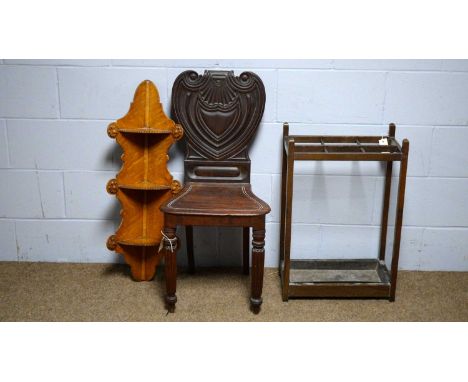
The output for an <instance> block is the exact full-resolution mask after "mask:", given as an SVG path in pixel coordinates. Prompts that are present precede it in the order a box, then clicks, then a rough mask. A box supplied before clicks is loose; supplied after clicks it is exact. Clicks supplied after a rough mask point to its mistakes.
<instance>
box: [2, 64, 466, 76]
mask: <svg viewBox="0 0 468 382" xmlns="http://www.w3.org/2000/svg"><path fill="white" fill-rule="evenodd" d="M2 66H5V67H15V66H17V67H32V68H56V69H85V70H86V69H177V70H186V68H187V66H166V65H161V66H148V65H146V66H145V65H142V66H140V65H114V64H109V65H96V66H94V65H82V66H80V65H65V64H64V65H52V64H44V65H38V64H28V63H15V64H11V63H3V64H2ZM190 67H191V68H194V69H207V70H209V69H221V70H228V69H229V70H244V69H249V70H282V71H314V72H320V71H325V72H350V73H354V72H371V73H376V72H387V71H388V72H396V73H449V74H450V73H461V74H468V69H466V70H450V69H391V68H382V69H375V68H365V67H363V68H355V69H353V68H334V67H320V68H310V67H286V66H284V67H282V66H277V67H272V66H230V67H224V66H219V65H216V64H215V65H209V66H207V65H191V66H190Z"/></svg>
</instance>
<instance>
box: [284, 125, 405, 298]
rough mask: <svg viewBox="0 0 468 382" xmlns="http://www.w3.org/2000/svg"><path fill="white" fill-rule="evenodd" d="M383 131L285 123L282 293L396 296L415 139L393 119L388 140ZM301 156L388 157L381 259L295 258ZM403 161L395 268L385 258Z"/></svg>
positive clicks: (323, 157) (341, 157)
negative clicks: (322, 131)
mask: <svg viewBox="0 0 468 382" xmlns="http://www.w3.org/2000/svg"><path fill="white" fill-rule="evenodd" d="M381 138H382V137H380V136H299V135H289V125H288V124H287V123H285V124H284V127H283V145H282V148H283V166H282V182H281V224H280V225H281V227H280V264H279V272H280V276H281V283H282V297H283V300H284V301H287V300H288V299H289V298H290V297H338V298H365V297H370V298H387V299H389V301H394V300H395V291H396V285H397V274H398V260H399V254H400V241H401V229H402V224H403V206H404V197H405V185H406V172H407V165H408V153H409V141H408V140H407V139H404V140H403V142H402V145H401V146H400V144H399V143H398V142H397V141H396V139H395V125H394V124H390V125H389V131H388V136H386V137H385V138H387V142H388V144H380V143H379V140H380V139H381ZM295 160H319V161H325V160H340V161H350V160H352V161H383V162H386V173H385V186H384V200H383V213H382V226H381V232H380V249H379V255H378V259H373V260H369V259H362V258H361V257H359V256H357V257H356V259H353V260H344V259H342V260H320V259H315V260H301V261H299V260H291V221H292V220H291V219H292V197H293V177H294V161H295ZM393 161H399V162H400V175H399V183H398V197H397V198H398V199H397V213H396V217H395V233H394V240H393V253H392V262H391V271H390V272H389V271H388V270H387V266H386V264H385V246H386V238H387V227H388V210H389V205H390V191H391V180H392V167H393V166H392V163H393Z"/></svg>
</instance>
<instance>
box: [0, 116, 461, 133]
mask: <svg viewBox="0 0 468 382" xmlns="http://www.w3.org/2000/svg"><path fill="white" fill-rule="evenodd" d="M0 119H2V120H5V121H9V120H11V121H21V120H24V121H35V122H37V121H43V122H57V121H63V122H109V123H110V122H113V121H114V120H115V119H112V118H102V119H101V118H66V117H60V118H44V117H0ZM283 122H289V123H290V124H292V123H294V124H295V125H298V126H301V127H305V126H312V127H314V126H336V127H345V126H354V127H382V126H385V127H388V124H387V123H368V122H366V123H345V122H307V121H296V122H295V121H283V120H281V121H280V120H276V121H262V122H261V124H262V125H282V124H283ZM395 123H396V126H397V128H398V127H420V128H425V127H427V128H433V127H446V128H466V127H468V125H450V124H441V125H437V124H428V125H421V124H417V123H416V124H415V123H413V124H404V123H397V122H395ZM290 127H291V126H290ZM292 135H293V134H292ZM297 135H300V134H297ZM311 135H313V134H311ZM317 135H323V134H317Z"/></svg>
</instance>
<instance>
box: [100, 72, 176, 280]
mask: <svg viewBox="0 0 468 382" xmlns="http://www.w3.org/2000/svg"><path fill="white" fill-rule="evenodd" d="M107 133H108V135H109V136H110V137H111V138H115V139H116V140H117V143H118V144H119V145H120V146H121V147H122V149H123V154H122V157H121V158H122V161H123V164H122V168H121V170H120V172H119V173H118V174H117V176H116V178H115V179H111V180H110V181H109V182H108V183H107V186H106V189H107V191H108V192H109V193H110V194H114V195H115V196H116V197H117V199H118V200H119V202H120V204H121V206H122V210H121V213H120V215H121V216H122V220H121V222H120V226H119V228H118V229H117V232H116V233H115V235H112V236H111V237H109V239H108V240H107V247H108V248H109V249H110V250H114V251H116V252H118V253H120V254H122V255H123V256H124V258H125V261H126V262H127V263H128V264H129V265H130V268H131V273H132V276H133V278H134V279H135V280H138V281H144V280H145V281H146V280H151V279H152V278H153V277H154V274H155V272H156V267H157V265H158V263H159V261H160V258H161V256H162V254H160V253H159V251H158V245H159V243H160V241H161V240H162V233H161V230H162V229H163V225H164V215H163V213H162V212H161V211H160V209H159V207H160V206H161V205H162V204H163V203H164V202H166V201H167V200H168V199H169V198H170V197H171V196H173V194H175V193H177V192H179V190H180V189H181V185H180V183H179V182H177V181H176V180H173V178H172V175H171V174H170V173H169V171H168V169H167V161H168V160H169V156H168V151H169V148H170V147H171V145H172V144H173V143H174V142H175V141H176V140H178V139H180V138H181V137H182V135H183V130H182V128H181V127H180V126H179V125H176V124H175V122H174V121H172V120H171V119H169V118H168V117H167V116H166V115H165V114H164V112H163V109H162V105H161V103H160V101H159V94H158V90H157V89H156V86H155V85H154V84H153V83H152V82H151V81H144V82H142V83H141V84H140V85H139V86H138V88H137V90H136V92H135V96H134V99H133V102H132V103H131V106H130V110H129V111H128V113H127V114H126V115H125V116H124V117H123V118H120V119H118V120H117V121H115V122H113V123H111V124H110V125H109V126H108V128H107Z"/></svg>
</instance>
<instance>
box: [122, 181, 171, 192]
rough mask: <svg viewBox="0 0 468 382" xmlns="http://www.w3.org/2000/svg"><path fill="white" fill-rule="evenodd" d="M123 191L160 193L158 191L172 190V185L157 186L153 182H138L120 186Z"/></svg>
mask: <svg viewBox="0 0 468 382" xmlns="http://www.w3.org/2000/svg"><path fill="white" fill-rule="evenodd" d="M118 187H119V188H121V189H127V190H146V191H158V190H170V189H171V185H166V184H155V183H152V182H145V181H142V182H138V183H133V184H118Z"/></svg>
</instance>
